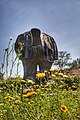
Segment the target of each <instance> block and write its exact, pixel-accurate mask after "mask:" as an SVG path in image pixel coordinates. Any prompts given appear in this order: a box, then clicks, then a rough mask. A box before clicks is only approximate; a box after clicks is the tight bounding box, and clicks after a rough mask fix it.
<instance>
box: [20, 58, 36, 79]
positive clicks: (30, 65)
mask: <svg viewBox="0 0 80 120" xmlns="http://www.w3.org/2000/svg"><path fill="white" fill-rule="evenodd" d="M22 63H23V69H24V77H23V79H32V80H33V81H35V78H36V73H37V65H36V63H35V61H34V60H33V59H24V60H23V61H22Z"/></svg>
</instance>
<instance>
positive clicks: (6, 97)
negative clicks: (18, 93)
mask: <svg viewBox="0 0 80 120" xmlns="http://www.w3.org/2000/svg"><path fill="white" fill-rule="evenodd" d="M4 99H8V100H13V99H14V98H13V97H11V96H5V97H4Z"/></svg>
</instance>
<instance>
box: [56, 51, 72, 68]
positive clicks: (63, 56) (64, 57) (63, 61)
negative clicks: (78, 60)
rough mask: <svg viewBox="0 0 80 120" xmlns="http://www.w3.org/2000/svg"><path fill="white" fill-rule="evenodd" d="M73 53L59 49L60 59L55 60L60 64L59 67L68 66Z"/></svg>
mask: <svg viewBox="0 0 80 120" xmlns="http://www.w3.org/2000/svg"><path fill="white" fill-rule="evenodd" d="M71 59H72V58H71V54H70V53H68V52H67V51H59V53H58V60H57V61H55V63H54V65H58V66H59V67H65V66H68V64H69V62H70V61H69V60H71Z"/></svg>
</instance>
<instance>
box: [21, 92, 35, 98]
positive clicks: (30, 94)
mask: <svg viewBox="0 0 80 120" xmlns="http://www.w3.org/2000/svg"><path fill="white" fill-rule="evenodd" d="M36 94H37V93H36V92H28V93H27V94H25V95H23V97H24V98H29V97H31V96H32V95H36Z"/></svg>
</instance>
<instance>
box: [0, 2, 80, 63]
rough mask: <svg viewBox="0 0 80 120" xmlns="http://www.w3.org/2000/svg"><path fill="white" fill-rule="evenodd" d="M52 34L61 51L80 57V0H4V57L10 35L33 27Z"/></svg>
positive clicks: (0, 40)
mask: <svg viewBox="0 0 80 120" xmlns="http://www.w3.org/2000/svg"><path fill="white" fill-rule="evenodd" d="M34 27H36V28H39V29H40V30H41V31H42V32H44V33H47V34H49V35H50V36H52V37H53V38H54V39H55V41H56V43H57V46H58V50H59V51H68V52H69V53H71V57H72V58H73V59H76V58H80V47H79V46H80V0H0V61H1V60H2V57H3V54H4V51H3V49H5V48H6V47H7V45H8V42H9V37H13V38H14V40H13V41H12V42H15V41H16V38H17V36H18V35H19V34H21V33H23V32H26V31H29V30H30V29H31V28H34Z"/></svg>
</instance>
